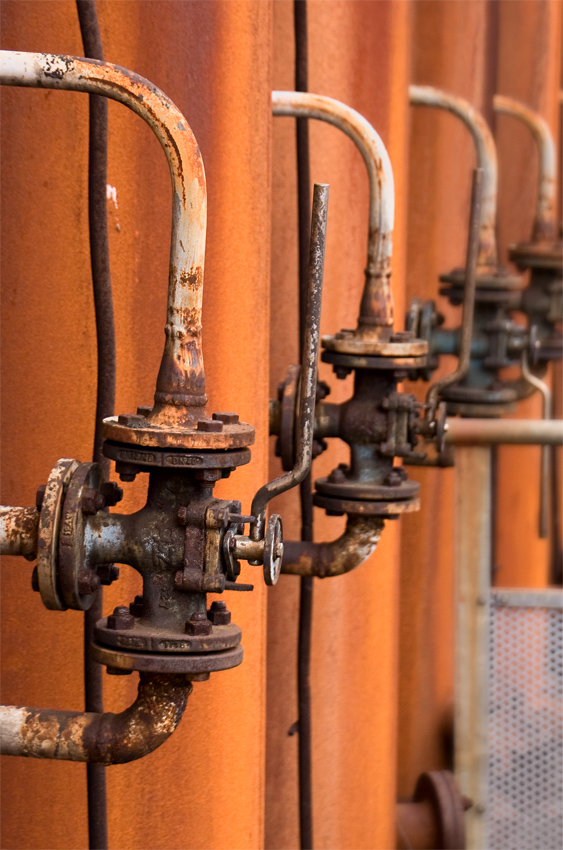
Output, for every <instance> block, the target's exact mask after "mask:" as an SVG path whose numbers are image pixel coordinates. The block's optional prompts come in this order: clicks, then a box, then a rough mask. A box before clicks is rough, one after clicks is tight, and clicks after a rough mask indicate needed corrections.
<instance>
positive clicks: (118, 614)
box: [108, 605, 135, 631]
mask: <svg viewBox="0 0 563 850" xmlns="http://www.w3.org/2000/svg"><path fill="white" fill-rule="evenodd" d="M134 625H135V617H134V616H133V614H131V612H130V611H129V608H126V607H125V605H118V606H117V608H114V610H113V614H110V615H109V617H108V629H115V630H116V631H117V630H119V631H123V630H124V629H132V628H133V626H134Z"/></svg>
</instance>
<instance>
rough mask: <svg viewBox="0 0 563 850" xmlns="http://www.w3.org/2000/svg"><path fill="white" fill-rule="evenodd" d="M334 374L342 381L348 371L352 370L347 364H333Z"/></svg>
mask: <svg viewBox="0 0 563 850" xmlns="http://www.w3.org/2000/svg"><path fill="white" fill-rule="evenodd" d="M333 369H334V374H335V375H336V377H337V378H338V380H339V381H343V380H344V378H347V377H348V375H349V374H350V372H351V371H352V370H351V369H350V368H348V366H333Z"/></svg>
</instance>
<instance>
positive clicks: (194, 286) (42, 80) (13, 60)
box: [0, 50, 207, 425]
mask: <svg viewBox="0 0 563 850" xmlns="http://www.w3.org/2000/svg"><path fill="white" fill-rule="evenodd" d="M0 84H2V85H9V86H27V87H31V88H48V89H65V90H68V91H80V92H88V93H89V94H98V95H103V96H105V97H109V98H111V99H113V100H117V101H120V102H121V103H123V104H125V106H128V107H129V108H130V109H132V110H133V111H134V112H136V113H137V115H140V116H141V118H143V119H144V120H145V121H146V122H147V124H148V125H149V126H150V127H151V129H152V130H153V132H154V133H155V135H156V136H157V138H158V140H159V142H160V144H161V145H162V148H163V150H164V152H165V154H166V157H167V160H168V164H169V167H170V176H171V178H172V194H173V197H172V238H171V246H170V269H169V289H168V313H167V323H166V344H165V349H164V355H163V358H162V363H161V367H160V372H159V376H158V381H157V391H156V395H155V400H156V402H157V405H156V408H155V411H154V414H153V416H152V417H151V421H152V423H153V424H156V425H158V424H171V422H172V421H173V420H174V419H176V421H177V422H178V424H181V423H182V421H183V417H185V410H182V406H186V405H187V406H193V407H202V406H204V405H205V401H206V396H205V376H204V370H203V356H202V350H201V309H202V298H203V268H204V256H205V235H206V226H207V190H206V183H205V172H204V168H203V161H202V158H201V153H200V151H199V148H198V145H197V141H196V139H195V137H194V135H193V133H192V131H191V129H190V127H189V125H188V123H187V121H186V119H185V118H184V116H183V115H182V113H181V112H180V110H179V109H178V108H177V107H176V106H175V105H174V104H173V103H172V101H171V100H170V99H169V98H168V97H166V95H165V94H164V93H163V92H161V91H160V89H158V88H156V86H153V85H152V83H150V82H149V81H148V80H145V79H144V78H143V77H140V76H138V75H137V74H134V73H132V72H131V71H128V70H126V69H125V68H120V67H119V66H117V65H111V64H109V63H108V62H98V61H96V60H93V59H80V58H77V57H74V56H58V55H53V54H48V53H19V52H12V51H6V50H3V51H0ZM161 410H166V415H164V414H163V415H162V417H161V418H162V420H163V421H162V423H160V422H159V414H160V412H161Z"/></svg>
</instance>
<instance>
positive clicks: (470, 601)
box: [454, 446, 491, 850]
mask: <svg viewBox="0 0 563 850" xmlns="http://www.w3.org/2000/svg"><path fill="white" fill-rule="evenodd" d="M455 520H456V521H455V561H456V573H457V575H456V582H457V584H456V601H457V606H456V607H457V621H456V647H455V676H456V687H455V726H454V728H455V773H456V777H457V781H458V783H459V788H460V790H461V793H462V794H464V795H465V796H467V797H469V798H471V799H472V800H473V806H472V807H471V809H469V810H468V811H467V813H466V828H467V847H471V848H472V850H484V848H485V846H486V845H485V838H486V836H485V812H486V803H487V691H488V687H487V676H488V664H487V659H488V620H489V617H488V608H489V590H490V575H491V451H490V447H488V446H458V448H457V450H456V466H455Z"/></svg>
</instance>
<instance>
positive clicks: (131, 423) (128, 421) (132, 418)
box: [117, 413, 145, 428]
mask: <svg viewBox="0 0 563 850" xmlns="http://www.w3.org/2000/svg"><path fill="white" fill-rule="evenodd" d="M117 421H118V423H119V424H120V425H125V427H126V428H134V427H135V425H143V424H144V423H145V417H144V416H140V415H139V414H138V413H121V414H120V415H119V416H118V417H117Z"/></svg>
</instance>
